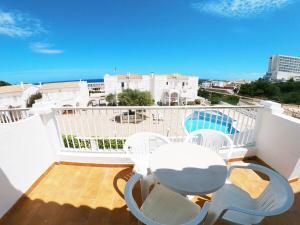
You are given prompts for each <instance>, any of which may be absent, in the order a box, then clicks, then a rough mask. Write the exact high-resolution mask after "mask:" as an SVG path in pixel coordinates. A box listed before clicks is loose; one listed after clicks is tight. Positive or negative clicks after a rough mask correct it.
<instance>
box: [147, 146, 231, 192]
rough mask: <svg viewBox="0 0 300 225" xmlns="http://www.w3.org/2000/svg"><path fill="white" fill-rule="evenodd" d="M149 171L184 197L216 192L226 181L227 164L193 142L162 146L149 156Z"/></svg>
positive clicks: (213, 153) (216, 155) (215, 154)
mask: <svg viewBox="0 0 300 225" xmlns="http://www.w3.org/2000/svg"><path fill="white" fill-rule="evenodd" d="M150 170H151V172H152V173H153V174H154V176H155V177H156V179H157V180H158V181H159V182H160V183H161V184H163V185H165V186H166V187H169V188H170V189H172V190H174V191H176V192H179V193H181V194H183V195H203V194H209V193H212V192H215V191H217V190H218V189H220V188H221V187H222V186H223V185H224V184H225V181H226V178H227V166H226V163H225V161H224V160H223V159H222V158H221V157H220V156H219V155H218V154H217V153H215V152H213V151H210V150H207V149H201V146H199V145H195V144H191V143H172V144H166V145H162V146H160V147H159V148H158V149H157V150H155V152H154V153H153V154H152V155H151V156H150Z"/></svg>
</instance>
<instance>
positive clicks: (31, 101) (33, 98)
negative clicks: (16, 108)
mask: <svg viewBox="0 0 300 225" xmlns="http://www.w3.org/2000/svg"><path fill="white" fill-rule="evenodd" d="M42 97H43V96H42V94H41V93H40V92H38V93H36V94H33V95H31V96H30V97H29V98H28V100H27V102H26V107H32V105H33V104H34V103H35V101H36V100H38V99H41V98H42Z"/></svg>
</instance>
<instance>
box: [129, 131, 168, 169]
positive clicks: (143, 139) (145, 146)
mask: <svg viewBox="0 0 300 225" xmlns="http://www.w3.org/2000/svg"><path fill="white" fill-rule="evenodd" d="M168 143H170V141H169V139H168V138H167V137H165V136H162V135H159V134H155V133H150V132H139V133H135V134H133V135H131V136H130V137H128V138H127V140H126V142H125V145H124V147H123V149H124V150H125V151H126V152H127V153H129V154H130V156H131V160H132V161H133V162H134V164H135V169H138V170H140V172H142V171H145V170H147V168H149V156H150V154H151V153H152V152H154V151H155V150H156V149H157V148H158V147H159V146H161V145H164V144H168Z"/></svg>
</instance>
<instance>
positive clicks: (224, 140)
mask: <svg viewBox="0 0 300 225" xmlns="http://www.w3.org/2000/svg"><path fill="white" fill-rule="evenodd" d="M185 142H188V143H194V144H197V145H200V146H202V147H204V148H205V149H209V150H212V151H215V152H217V153H219V154H220V155H222V156H223V158H225V159H229V158H230V156H231V151H232V148H233V142H232V140H231V139H230V137H229V136H228V135H226V134H224V133H223V132H221V131H216V130H212V129H200V130H196V131H193V132H192V133H190V134H189V135H188V136H187V137H186V139H185Z"/></svg>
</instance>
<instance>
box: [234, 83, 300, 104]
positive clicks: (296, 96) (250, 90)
mask: <svg viewBox="0 0 300 225" xmlns="http://www.w3.org/2000/svg"><path fill="white" fill-rule="evenodd" d="M239 94H240V95H244V96H250V97H261V98H267V99H271V100H274V101H278V102H281V103H288V104H300V82H296V81H294V80H293V79H290V80H288V81H286V82H279V83H273V82H270V81H267V80H262V79H258V80H257V81H254V82H252V83H250V84H244V85H241V88H240V91H239Z"/></svg>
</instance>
